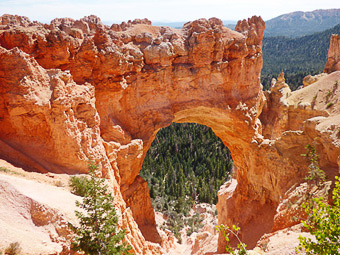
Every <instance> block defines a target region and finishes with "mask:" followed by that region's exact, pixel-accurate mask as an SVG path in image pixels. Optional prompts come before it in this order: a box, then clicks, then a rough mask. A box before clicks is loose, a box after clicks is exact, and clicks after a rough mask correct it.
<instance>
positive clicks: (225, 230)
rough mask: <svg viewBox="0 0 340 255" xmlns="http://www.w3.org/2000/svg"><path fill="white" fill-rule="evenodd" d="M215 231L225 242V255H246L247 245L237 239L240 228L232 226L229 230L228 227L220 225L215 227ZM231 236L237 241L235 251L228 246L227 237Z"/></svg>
mask: <svg viewBox="0 0 340 255" xmlns="http://www.w3.org/2000/svg"><path fill="white" fill-rule="evenodd" d="M216 230H217V232H221V233H222V235H223V237H224V239H225V240H226V242H227V245H226V247H225V251H226V252H227V253H230V254H233V255H236V254H239V255H245V254H248V252H247V249H246V247H247V245H246V244H245V243H242V242H241V240H240V238H239V237H238V233H239V231H240V227H236V226H235V225H233V227H232V228H229V227H228V226H225V225H223V224H221V225H218V226H216ZM230 234H232V235H233V236H234V237H235V238H236V239H237V241H238V245H237V248H238V250H237V249H234V248H232V247H231V246H230V239H229V235H230Z"/></svg>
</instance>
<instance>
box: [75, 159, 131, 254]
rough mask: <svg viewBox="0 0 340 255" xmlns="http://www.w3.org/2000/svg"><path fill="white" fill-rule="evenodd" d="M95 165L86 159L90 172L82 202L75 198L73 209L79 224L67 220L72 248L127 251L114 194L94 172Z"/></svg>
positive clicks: (103, 251)
mask: <svg viewBox="0 0 340 255" xmlns="http://www.w3.org/2000/svg"><path fill="white" fill-rule="evenodd" d="M96 169H97V166H95V165H94V164H93V163H89V174H90V176H91V178H90V180H89V182H88V184H87V187H86V192H85V194H84V199H83V201H82V202H79V201H77V202H76V205H77V207H79V208H81V209H83V211H85V212H84V213H83V212H80V211H76V216H77V218H78V219H79V224H80V227H75V226H73V225H71V224H70V227H71V228H72V230H73V231H74V232H75V234H76V238H75V242H74V243H73V249H74V250H76V251H84V252H85V253H86V254H90V255H99V254H100V255H102V254H107V255H109V254H110V255H111V254H129V250H131V249H132V247H131V246H127V244H126V242H123V239H124V237H125V230H120V231H118V232H117V222H118V217H117V213H116V210H115V208H114V206H113V197H112V195H111V193H110V192H108V191H107V185H104V179H100V178H97V177H96V176H95V170H96Z"/></svg>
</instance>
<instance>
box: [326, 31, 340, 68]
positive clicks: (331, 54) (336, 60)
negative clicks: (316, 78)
mask: <svg viewBox="0 0 340 255" xmlns="http://www.w3.org/2000/svg"><path fill="white" fill-rule="evenodd" d="M334 71H340V35H332V36H331V43H330V45H329V49H328V61H327V63H326V65H325V69H324V72H325V73H331V72H334Z"/></svg>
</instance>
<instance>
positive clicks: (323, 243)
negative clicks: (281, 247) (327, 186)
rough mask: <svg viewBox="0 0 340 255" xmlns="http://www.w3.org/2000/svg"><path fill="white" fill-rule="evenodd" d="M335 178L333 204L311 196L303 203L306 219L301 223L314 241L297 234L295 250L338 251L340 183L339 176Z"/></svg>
mask: <svg viewBox="0 0 340 255" xmlns="http://www.w3.org/2000/svg"><path fill="white" fill-rule="evenodd" d="M335 178H336V180H337V181H336V182H335V188H334V189H333V196H332V198H333V201H334V205H333V206H331V205H329V204H327V203H326V202H324V201H323V199H322V198H313V199H312V200H311V201H310V202H307V203H305V204H303V207H304V208H305V212H306V213H307V215H308V219H307V220H306V221H302V223H303V225H304V226H305V227H306V229H307V230H308V231H310V233H311V234H312V235H314V236H315V238H316V242H314V241H312V240H311V239H310V238H306V237H302V236H299V240H300V243H299V246H298V247H297V248H296V251H297V252H300V253H302V252H303V253H305V254H330V255H332V254H339V253H340V184H339V181H338V180H339V177H335Z"/></svg>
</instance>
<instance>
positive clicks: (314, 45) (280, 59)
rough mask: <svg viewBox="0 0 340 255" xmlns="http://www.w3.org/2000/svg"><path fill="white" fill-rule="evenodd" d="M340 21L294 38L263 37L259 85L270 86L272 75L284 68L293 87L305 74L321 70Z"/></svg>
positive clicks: (273, 76)
mask: <svg viewBox="0 0 340 255" xmlns="http://www.w3.org/2000/svg"><path fill="white" fill-rule="evenodd" d="M339 29H340V24H339V25H336V26H334V27H332V28H330V29H327V30H324V31H322V32H317V33H314V34H312V35H306V36H301V37H297V38H287V37H283V36H276V37H265V38H263V47H262V51H263V68H262V72H261V79H262V84H263V85H264V87H265V89H268V88H269V85H270V81H271V79H272V78H276V77H277V76H278V74H279V73H280V72H281V70H283V71H284V72H285V76H286V81H287V83H288V84H289V85H290V86H291V88H292V89H293V90H295V89H296V88H297V87H298V86H299V85H301V84H302V80H303V78H304V76H306V75H308V74H315V73H320V72H322V71H323V68H324V66H325V63H326V62H327V53H328V48H329V43H330V38H331V35H332V34H339Z"/></svg>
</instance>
